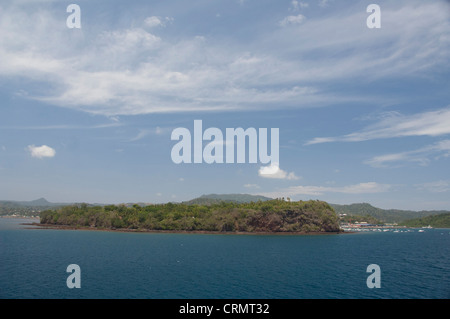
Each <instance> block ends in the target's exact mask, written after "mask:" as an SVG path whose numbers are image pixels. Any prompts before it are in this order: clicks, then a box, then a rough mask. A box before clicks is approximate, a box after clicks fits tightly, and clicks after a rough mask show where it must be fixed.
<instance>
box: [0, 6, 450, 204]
mask: <svg viewBox="0 0 450 319" xmlns="http://www.w3.org/2000/svg"><path fill="white" fill-rule="evenodd" d="M372 3H374V4H377V5H378V6H379V9H380V11H379V16H378V17H379V20H378V21H379V22H380V28H370V27H369V25H368V20H370V21H375V20H372V18H373V16H371V15H372V14H373V13H374V11H369V12H368V11H367V7H368V6H369V4H372ZM71 4H76V5H78V8H79V15H78V16H75V14H76V13H77V10H72V9H71V10H67V9H68V6H69V5H71ZM368 18H369V19H368ZM75 22H79V23H80V24H79V25H78V26H79V27H73V26H74V25H75V24H74V23H75ZM449 31H450V2H449V1H443V0H442V1H440V0H433V1H423V0H395V1H393V0H390V1H388V0H379V1H378V0H371V1H358V0H355V1H337V0H305V1H295V0H294V1H292V0H283V1H280V0H258V1H257V0H227V1H224V0H223V1H222V0H192V1H171V0H166V1H144V0H130V1H118V0H108V1H106V0H96V1H87V0H71V1H57V0H33V1H31V0H5V1H2V2H1V4H0V199H3V200H33V199H37V198H41V197H44V198H46V199H47V200H49V201H51V202H89V203H130V202H146V203H163V202H169V201H172V202H180V201H184V200H189V199H192V198H195V197H198V196H200V195H202V194H210V193H216V194H222V193H248V194H260V195H265V196H269V197H272V198H277V197H289V198H291V199H292V200H309V199H319V200H325V201H328V202H330V203H335V204H350V203H360V202H367V203H370V204H372V205H374V206H377V207H380V208H386V209H387V208H397V209H411V210H435V209H436V210H438V209H445V210H450V169H449V168H450V59H449V57H450V51H449V49H450V32H449ZM195 120H201V121H202V126H203V131H204V130H206V129H208V128H217V129H219V130H220V131H221V132H222V133H223V134H224V136H225V132H226V129H227V128H243V129H244V130H245V129H248V128H255V129H256V131H257V132H259V129H261V128H267V129H268V131H269V132H270V129H271V128H277V129H278V130H279V148H278V149H279V162H278V163H270V164H267V163H263V162H262V161H260V160H259V159H258V161H257V162H256V163H250V162H249V160H248V159H247V161H246V162H245V163H236V162H235V163H211V164H208V163H205V162H202V163H179V164H177V163H175V162H174V161H173V160H172V157H171V152H172V148H173V147H174V146H175V145H176V144H177V143H178V140H173V139H172V132H173V131H174V130H175V129H177V128H186V129H187V130H189V132H190V133H191V134H192V135H194V121H195ZM260 136H261V135H259V137H260ZM215 137H217V136H215ZM192 138H194V137H193V136H192ZM209 142H210V141H207V140H205V141H203V142H202V147H205V146H206V145H207V144H208V143H209ZM214 143H216V144H214V145H218V148H217V149H220V147H223V149H224V150H225V146H226V142H225V140H224V141H222V140H219V139H216V140H214ZM192 145H193V144H192ZM246 148H247V152H249V145H248V143H247V145H246ZM269 149H270V147H269ZM224 156H225V155H224Z"/></svg>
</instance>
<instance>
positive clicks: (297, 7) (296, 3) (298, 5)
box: [291, 0, 309, 11]
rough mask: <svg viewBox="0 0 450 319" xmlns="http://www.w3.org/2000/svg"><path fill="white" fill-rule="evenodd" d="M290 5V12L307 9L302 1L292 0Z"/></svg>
mask: <svg viewBox="0 0 450 319" xmlns="http://www.w3.org/2000/svg"><path fill="white" fill-rule="evenodd" d="M291 5H292V11H298V10H300V9H301V8H307V7H309V4H308V3H306V2H302V1H297V0H293V1H291Z"/></svg>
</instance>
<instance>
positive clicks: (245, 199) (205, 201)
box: [183, 194, 272, 205]
mask: <svg viewBox="0 0 450 319" xmlns="http://www.w3.org/2000/svg"><path fill="white" fill-rule="evenodd" d="M271 199H272V198H269V197H265V196H261V195H250V194H209V195H202V196H200V197H197V198H194V199H191V200H189V201H186V202H183V204H187V205H211V204H217V203H220V202H232V203H238V204H239V203H250V202H258V201H267V200H271Z"/></svg>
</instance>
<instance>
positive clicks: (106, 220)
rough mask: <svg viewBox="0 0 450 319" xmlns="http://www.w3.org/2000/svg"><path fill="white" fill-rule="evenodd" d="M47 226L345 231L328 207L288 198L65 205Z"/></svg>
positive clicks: (47, 217)
mask: <svg viewBox="0 0 450 319" xmlns="http://www.w3.org/2000/svg"><path fill="white" fill-rule="evenodd" d="M41 224H51V225H61V226H71V227H90V228H97V229H123V230H127V229H128V230H141V231H146V230H165V231H213V232H303V233H310V232H339V230H340V228H339V218H338V217H337V215H336V213H335V212H334V210H333V209H332V208H331V207H330V206H329V205H328V203H325V202H321V201H299V202H287V201H284V200H278V199H274V200H270V201H258V202H251V203H232V202H223V201H222V202H221V203H220V204H211V205H186V204H175V203H167V204H158V205H148V206H145V207H142V206H139V205H137V204H136V205H133V206H132V207H126V206H125V205H118V206H116V205H107V206H95V207H92V206H88V205H86V204H82V205H73V206H67V207H62V208H60V209H58V210H56V211H54V210H48V211H44V212H42V213H41Z"/></svg>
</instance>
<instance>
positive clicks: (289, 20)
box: [279, 14, 305, 27]
mask: <svg viewBox="0 0 450 319" xmlns="http://www.w3.org/2000/svg"><path fill="white" fill-rule="evenodd" d="M304 20H305V16H304V15H302V14H299V15H296V16H287V17H286V18H284V19H283V20H281V21H280V22H279V25H280V26H282V27H285V26H288V25H296V24H300V23H302V22H303V21H304Z"/></svg>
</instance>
